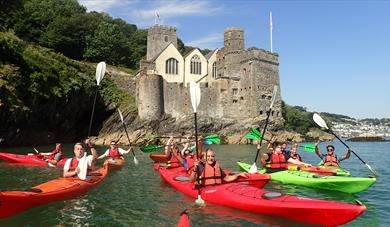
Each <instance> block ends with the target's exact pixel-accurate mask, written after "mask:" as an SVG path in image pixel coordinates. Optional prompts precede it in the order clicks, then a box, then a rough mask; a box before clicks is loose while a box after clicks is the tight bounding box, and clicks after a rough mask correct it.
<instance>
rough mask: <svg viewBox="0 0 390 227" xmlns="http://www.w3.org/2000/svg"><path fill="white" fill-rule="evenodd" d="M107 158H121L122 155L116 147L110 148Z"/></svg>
mask: <svg viewBox="0 0 390 227" xmlns="http://www.w3.org/2000/svg"><path fill="white" fill-rule="evenodd" d="M108 157H109V158H122V155H121V154H120V153H119V149H118V148H117V147H115V148H110V150H109V152H108Z"/></svg>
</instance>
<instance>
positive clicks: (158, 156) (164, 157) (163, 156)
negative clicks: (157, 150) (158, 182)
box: [149, 154, 168, 163]
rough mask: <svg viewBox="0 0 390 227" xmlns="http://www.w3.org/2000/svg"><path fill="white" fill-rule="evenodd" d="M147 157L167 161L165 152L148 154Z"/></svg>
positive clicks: (155, 160)
mask: <svg viewBox="0 0 390 227" xmlns="http://www.w3.org/2000/svg"><path fill="white" fill-rule="evenodd" d="M149 158H150V159H152V160H153V161H154V162H162V163H166V162H168V158H167V156H166V155H165V154H150V155H149Z"/></svg>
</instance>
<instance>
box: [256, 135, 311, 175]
mask: <svg viewBox="0 0 390 227" xmlns="http://www.w3.org/2000/svg"><path fill="white" fill-rule="evenodd" d="M260 148H261V146H260V144H259V145H258V147H257V149H260ZM261 161H262V163H263V164H264V165H265V168H266V172H267V173H274V172H278V171H283V170H286V169H287V167H288V163H292V164H295V165H304V166H306V167H310V166H312V165H311V164H308V163H305V162H302V161H299V160H297V159H293V158H291V157H290V156H288V155H286V154H284V153H283V151H282V144H281V143H278V142H274V143H273V149H272V152H268V153H265V154H263V155H262V157H261Z"/></svg>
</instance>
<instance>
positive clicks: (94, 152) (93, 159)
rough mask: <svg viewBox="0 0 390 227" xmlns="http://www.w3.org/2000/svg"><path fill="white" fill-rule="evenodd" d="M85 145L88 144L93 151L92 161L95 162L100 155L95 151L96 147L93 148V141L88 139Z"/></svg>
mask: <svg viewBox="0 0 390 227" xmlns="http://www.w3.org/2000/svg"><path fill="white" fill-rule="evenodd" d="M85 144H87V146H88V147H89V149H90V150H91V154H92V157H93V158H92V161H93V162H95V161H96V159H97V158H98V154H97V151H96V149H95V147H94V146H93V144H92V142H91V140H90V139H89V138H88V139H86V140H85Z"/></svg>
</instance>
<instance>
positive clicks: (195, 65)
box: [190, 55, 202, 75]
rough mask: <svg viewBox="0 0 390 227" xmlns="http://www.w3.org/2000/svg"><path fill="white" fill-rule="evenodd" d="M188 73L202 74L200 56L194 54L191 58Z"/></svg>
mask: <svg viewBox="0 0 390 227" xmlns="http://www.w3.org/2000/svg"><path fill="white" fill-rule="evenodd" d="M190 73H191V74H198V75H200V74H202V63H201V61H200V58H199V57H198V55H194V56H193V57H192V58H191V68H190Z"/></svg>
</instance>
